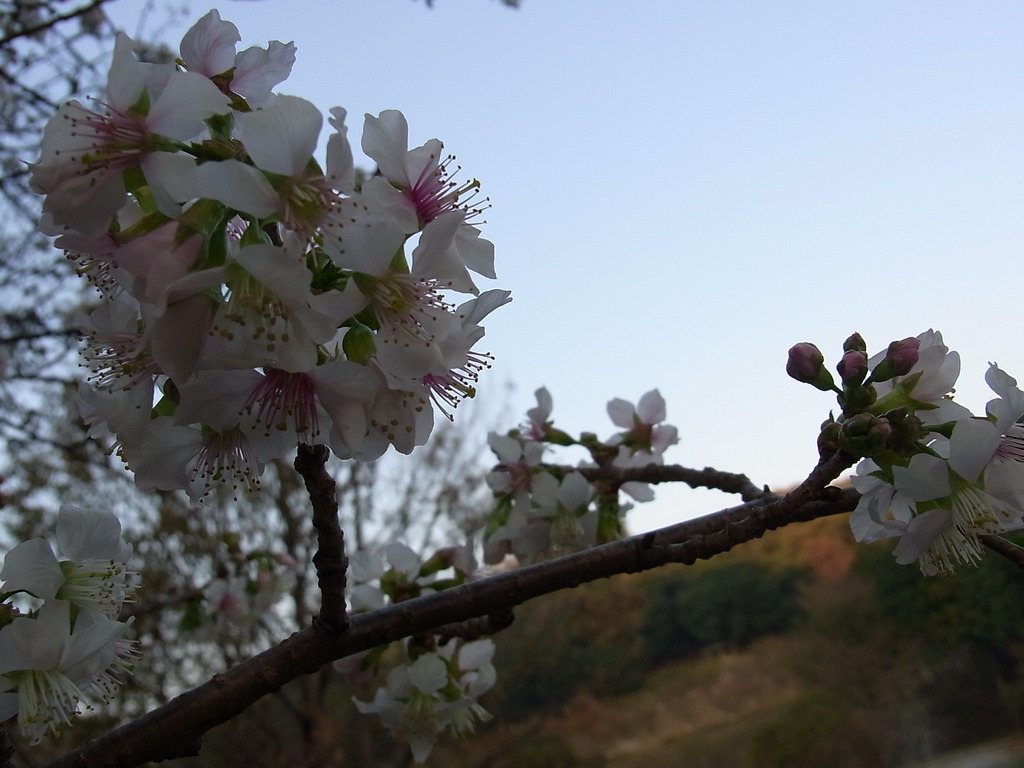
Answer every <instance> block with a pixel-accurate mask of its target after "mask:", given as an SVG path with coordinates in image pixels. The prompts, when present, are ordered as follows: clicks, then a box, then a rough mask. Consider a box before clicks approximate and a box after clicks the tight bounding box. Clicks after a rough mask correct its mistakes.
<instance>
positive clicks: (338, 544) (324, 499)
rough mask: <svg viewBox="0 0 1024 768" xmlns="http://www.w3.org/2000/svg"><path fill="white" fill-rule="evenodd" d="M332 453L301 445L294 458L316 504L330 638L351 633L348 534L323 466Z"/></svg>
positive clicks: (316, 559)
mask: <svg viewBox="0 0 1024 768" xmlns="http://www.w3.org/2000/svg"><path fill="white" fill-rule="evenodd" d="M330 455H331V451H330V449H329V448H328V447H327V446H326V445H313V446H309V445H300V446H299V452H298V454H296V456H295V471H296V472H298V473H299V474H300V475H302V479H303V481H305V483H306V490H307V491H308V492H309V500H310V501H311V502H312V504H313V527H314V528H316V541H317V551H316V554H315V555H313V565H314V567H315V568H316V577H317V584H318V585H319V586H320V600H321V602H320V615H319V616H317V618H316V621H318V622H320V623H321V624H323V626H324V629H325V630H326V632H327V634H328V635H338V634H340V633H342V632H344V631H345V630H346V629H348V625H349V620H348V614H347V613H346V612H345V583H346V581H345V579H346V573H347V571H348V558H347V557H346V556H345V532H344V531H343V530H342V529H341V522H340V521H339V520H338V494H337V487H336V485H335V483H334V478H333V477H331V476H330V474H328V472H327V470H326V469H325V468H324V465H325V464H326V463H327V459H328V458H330Z"/></svg>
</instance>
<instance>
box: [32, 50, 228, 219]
mask: <svg viewBox="0 0 1024 768" xmlns="http://www.w3.org/2000/svg"><path fill="white" fill-rule="evenodd" d="M133 47H134V43H133V42H132V40H131V38H129V37H127V36H126V35H124V34H122V35H119V36H118V39H117V43H116V45H115V48H114V59H113V63H112V64H111V67H110V76H109V80H108V87H107V102H106V106H107V109H106V110H105V111H104V112H95V111H93V110H90V109H87V108H86V107H84V106H83V105H82V104H80V103H79V102H77V101H71V102H68V103H67V104H65V105H64V106H62V107H61V108H60V111H59V112H58V113H57V115H56V117H54V118H53V119H52V120H50V122H49V123H48V124H47V126H46V129H45V131H44V133H43V144H42V157H41V159H40V161H39V162H38V163H36V164H34V165H33V166H32V189H33V190H34V191H36V192H38V193H40V194H45V195H46V196H47V198H46V201H45V202H44V204H43V209H44V211H45V213H46V216H45V218H44V224H43V225H42V227H41V228H43V229H44V231H46V232H48V233H49V234H60V233H61V232H62V231H64V230H65V229H73V230H76V231H78V232H81V233H83V234H95V233H98V232H102V231H103V230H105V229H107V226H108V225H109V223H110V217H111V216H112V215H113V214H114V213H116V212H117V211H118V210H119V209H120V208H121V207H122V206H123V205H124V203H125V187H124V182H123V181H122V172H123V171H125V170H128V169H131V168H136V167H138V168H141V169H142V172H143V174H144V175H145V178H146V182H147V183H148V184H149V187H150V190H151V192H152V194H153V195H154V197H155V198H156V201H157V204H158V206H159V207H160V209H161V211H163V212H164V213H165V214H167V215H169V216H174V215H177V213H179V212H180V208H179V207H178V206H177V205H176V201H175V200H174V199H173V196H172V195H171V194H169V193H168V192H167V191H166V190H167V189H168V187H173V186H174V185H175V184H176V180H177V178H178V177H179V176H180V175H181V174H182V173H184V172H187V171H188V170H189V169H190V168H192V167H194V162H193V160H192V159H191V158H190V157H189V156H188V155H184V154H179V153H174V152H167V151H159V150H160V149H161V148H164V145H163V144H161V141H162V140H165V139H171V140H175V141H186V140H188V139H191V138H193V137H194V136H196V135H197V134H198V133H200V131H202V130H203V128H204V126H203V121H204V120H205V119H207V118H208V117H210V116H211V115H215V114H221V113H225V112H228V111H229V107H228V97H227V96H225V95H224V94H223V93H221V92H220V91H218V90H217V87H216V86H215V85H214V84H213V83H211V82H210V81H209V80H208V79H207V78H205V77H203V76H202V75H198V74H195V73H193V72H180V71H177V70H176V69H175V68H174V67H173V66H160V65H156V64H146V63H143V62H140V61H138V60H137V59H136V58H135V56H134V54H133V53H132V48H133Z"/></svg>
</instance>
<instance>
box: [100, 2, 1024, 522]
mask: <svg viewBox="0 0 1024 768" xmlns="http://www.w3.org/2000/svg"><path fill="white" fill-rule="evenodd" d="M140 7H141V3H135V2H122V3H115V4H113V6H112V12H113V14H114V15H115V16H117V17H118V18H120V19H123V20H125V24H126V27H127V28H128V30H129V31H132V30H133V29H134V26H135V24H134V21H129V20H130V19H132V18H133V15H134V14H137V13H138V10H139V8H140ZM212 7H218V8H219V9H220V11H221V15H222V16H223V17H224V18H226V19H230V20H231V21H233V22H235V24H236V25H237V26H238V27H239V29H240V31H241V33H242V38H243V42H242V46H241V47H248V46H249V45H254V44H264V43H265V42H266V41H267V40H268V39H278V40H282V41H289V40H293V41H295V43H296V45H297V47H298V59H297V62H296V65H295V69H294V70H293V76H292V77H291V78H290V79H289V80H288V81H287V83H286V84H285V85H284V86H282V87H281V89H280V90H281V91H282V92H285V93H293V94H296V95H299V96H304V97H306V98H308V99H310V100H312V101H313V102H315V103H316V104H317V105H318V106H319V107H321V109H323V110H326V109H328V108H330V107H332V106H335V105H340V106H343V107H345V108H346V109H347V110H348V112H349V125H350V135H351V136H352V137H353V140H354V143H355V144H356V145H357V146H358V137H359V135H360V133H361V125H362V115H363V114H364V113H365V112H373V113H374V114H376V113H378V112H380V111H381V110H383V109H389V108H398V109H401V110H402V111H403V112H404V113H405V114H406V116H407V118H408V120H409V123H410V133H411V139H412V140H413V141H414V142H415V143H422V142H423V141H425V140H426V139H429V138H433V137H437V138H440V139H442V140H443V141H444V142H445V144H446V148H447V149H448V150H449V151H451V152H453V153H455V154H456V155H457V156H458V160H459V163H460V164H461V165H462V166H463V168H464V175H465V176H466V177H477V178H479V179H480V180H481V181H482V182H483V191H484V193H485V194H487V195H489V196H490V198H491V200H492V204H493V207H492V209H491V210H489V211H488V212H487V214H486V219H487V224H486V225H485V226H484V227H483V229H484V232H485V235H486V236H487V237H489V238H490V239H491V240H493V241H494V243H495V245H496V247H497V267H498V275H499V280H498V281H497V282H496V286H497V287H504V288H509V289H511V290H512V291H513V294H514V297H515V300H514V302H513V303H512V304H511V305H509V306H508V307H506V308H504V309H502V310H501V311H500V312H498V313H496V314H495V315H492V316H491V318H489V319H488V322H487V337H486V339H485V340H484V342H483V343H482V345H481V346H482V348H484V349H487V350H490V351H492V352H493V353H495V355H496V356H497V363H496V365H495V368H494V370H493V371H491V372H490V374H489V375H488V377H487V378H486V379H485V380H484V381H482V384H481V387H480V393H481V394H480V396H481V397H482V398H487V397H488V396H489V395H490V396H492V397H495V398H497V399H499V400H500V399H501V398H503V397H504V396H505V395H504V387H503V386H502V383H503V382H504V381H512V382H513V383H514V384H515V386H516V391H515V392H514V393H513V396H512V398H513V401H512V403H511V408H512V410H513V412H515V413H521V412H522V411H523V410H525V409H526V408H527V407H529V406H530V405H532V401H533V395H532V393H533V390H534V389H535V388H536V387H538V386H540V385H546V386H547V387H548V388H549V390H550V391H551V393H552V394H553V396H554V401H555V414H554V415H555V418H556V422H557V423H558V424H559V425H560V426H562V427H563V428H564V429H566V430H568V431H570V432H579V431H580V430H584V429H589V430H594V431H597V432H598V433H599V434H602V435H606V434H609V433H610V432H611V425H610V422H609V421H608V419H607V417H606V415H605V412H604V406H605V403H606V402H607V400H608V399H610V398H611V397H615V396H617V397H624V398H626V399H628V400H634V401H635V400H636V399H637V398H638V397H639V396H640V395H641V394H642V393H643V392H645V391H646V390H647V389H650V388H652V387H659V388H660V389H661V391H662V393H663V394H664V396H665V398H666V400H667V401H668V407H669V416H670V421H672V422H673V423H675V424H676V425H678V427H679V430H680V437H681V441H680V444H679V446H677V447H676V448H675V449H674V450H673V451H672V452H671V453H670V454H669V456H668V459H669V460H670V461H678V462H680V463H683V464H688V465H691V466H704V465H706V464H707V465H713V466H716V467H717V468H719V469H726V470H733V471H745V472H747V473H748V474H749V475H750V477H751V478H752V479H753V480H754V482H756V483H758V484H770V485H772V486H774V487H782V486H785V485H786V484H788V483H791V482H794V481H797V480H799V479H800V478H801V477H802V476H803V475H804V474H806V472H807V471H809V469H810V468H811V467H812V466H813V463H814V460H815V456H816V454H815V448H814V440H815V436H816V433H817V426H818V424H819V423H820V422H821V420H822V419H824V418H825V417H826V416H827V414H828V411H829V409H830V408H831V407H832V406H833V405H834V401H833V400H832V399H831V398H830V397H829V396H828V395H826V394H824V393H819V392H817V391H815V390H813V389H811V388H809V387H806V386H802V385H799V384H797V383H796V382H794V381H792V380H790V379H788V378H787V377H786V374H785V371H784V365H785V359H786V350H787V349H788V348H789V347H790V346H791V345H792V344H793V343H795V342H797V341H804V340H807V341H813V342H815V343H817V344H818V345H819V346H820V347H821V348H822V350H823V351H824V352H825V354H826V357H827V359H828V360H829V362H830V364H834V363H835V362H836V361H837V359H838V355H837V352H838V351H839V350H840V348H841V345H842V342H843V340H844V339H845V338H846V336H847V335H848V334H849V333H850V332H852V331H855V330H856V331H860V332H861V333H862V334H863V335H864V337H865V338H866V339H867V340H868V343H869V345H871V347H872V349H877V348H880V347H883V346H884V345H885V344H887V343H888V342H889V341H890V340H892V339H895V338H902V337H904V336H908V335H915V334H917V333H919V332H920V331H923V330H925V329H927V328H929V327H935V328H937V329H939V330H941V331H942V332H943V334H944V336H945V338H946V340H947V342H948V343H949V345H950V346H951V347H952V348H954V349H959V350H960V351H961V352H962V355H963V359H964V373H963V374H962V380H961V386H960V387H959V388H958V392H959V396H960V397H961V398H962V399H963V402H964V403H965V404H966V405H968V406H971V407H974V408H981V407H982V406H983V404H984V402H985V401H986V400H987V399H988V397H989V392H988V390H987V388H986V386H985V384H984V380H983V374H984V371H985V368H986V364H987V361H989V360H995V361H998V362H999V363H1001V364H1002V365H1003V367H1004V368H1006V369H1007V370H1008V371H1009V372H1010V373H1012V374H1014V375H1017V376H1019V377H1020V378H1022V379H1024V349H1022V345H1021V341H1020V329H1021V326H1022V317H1024V310H1022V308H1021V300H1020V295H1021V278H1020V275H1021V273H1022V271H1024V270H1022V265H1024V260H1022V257H1024V216H1022V213H1021V203H1022V200H1024V195H1022V191H1024V190H1022V185H1024V182H1022V180H1024V141H1022V140H1024V132H1022V128H1024V101H1022V82H1021V78H1022V74H1024V45H1022V43H1021V40H1022V33H1024V5H1022V4H1021V3H1019V2H1009V1H1006V2H995V1H993V2H984V1H982V2H973V3H967V2H943V1H942V0H916V1H913V2H892V1H891V0H890V1H888V2H876V1H871V0H869V1H867V2H858V3H834V2H822V1H821V0H814V1H813V2H812V1H808V2H788V1H785V0H779V1H777V2H771V3H769V2H754V1H753V0H743V1H740V0H724V1H723V0H718V1H716V2H711V1H710V0H708V1H706V2H684V1H682V0H674V1H671V2H670V1H669V0H665V1H663V2H655V1H653V0H652V1H650V2H636V3H629V2H625V1H624V0H587V2H581V1H580V0H577V1H576V2H570V1H569V0H523V6H522V8H521V9H520V10H518V11H513V10H509V9H506V8H504V7H503V6H501V5H500V4H499V3H498V2H495V1H494V0H436V2H435V4H434V8H433V9H428V8H427V7H426V6H425V5H424V3H423V2H422V1H420V2H413V1H412V0H361V1H359V2H356V1H355V0H287V2H286V1H285V0H260V1H259V2H231V1H230V0H225V1H224V2H221V3H219V4H209V3H206V2H193V3H191V12H190V14H189V22H188V23H191V21H192V20H194V19H197V18H198V17H199V16H201V15H202V14H204V13H205V12H206V11H207V10H209V9H210V8H212ZM154 18H156V17H154ZM185 28H187V24H183V25H182V26H181V27H178V28H168V29H166V30H164V32H165V34H166V35H167V39H169V40H173V41H177V40H178V39H179V38H180V36H181V34H182V32H183V31H184V29H185ZM366 165H367V167H369V163H368V162H367V163H366ZM499 405H500V403H499ZM510 426H511V425H510ZM731 503H733V501H732V499H731V498H728V497H722V496H718V495H714V496H713V497H712V496H711V495H710V494H693V493H691V492H689V491H687V490H683V489H678V490H667V489H662V490H660V491H659V500H658V501H657V502H655V503H654V504H653V505H645V507H646V509H644V508H641V509H639V510H637V513H640V512H642V513H643V514H637V513H634V515H633V517H632V518H631V521H632V525H633V527H634V528H635V529H641V528H648V527H653V526H655V525H662V524H668V523H670V522H674V521H677V520H679V519H682V518H684V517H689V516H692V515H693V514H697V513H703V512H708V511H711V510H713V509H717V508H718V507H720V506H723V505H728V504H731Z"/></svg>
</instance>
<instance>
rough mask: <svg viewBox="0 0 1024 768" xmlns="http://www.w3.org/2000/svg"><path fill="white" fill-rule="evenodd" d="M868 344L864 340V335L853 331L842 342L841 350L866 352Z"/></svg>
mask: <svg viewBox="0 0 1024 768" xmlns="http://www.w3.org/2000/svg"><path fill="white" fill-rule="evenodd" d="M867 351H868V345H867V342H865V341H864V337H863V336H861V335H860V334H859V333H854V334H852V335H851V336H850V338H848V339H847V340H846V341H844V342H843V352H867Z"/></svg>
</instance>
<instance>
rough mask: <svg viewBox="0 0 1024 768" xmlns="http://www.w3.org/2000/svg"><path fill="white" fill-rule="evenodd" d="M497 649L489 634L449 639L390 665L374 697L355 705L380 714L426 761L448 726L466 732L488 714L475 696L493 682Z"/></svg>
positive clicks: (417, 758)
mask: <svg viewBox="0 0 1024 768" xmlns="http://www.w3.org/2000/svg"><path fill="white" fill-rule="evenodd" d="M493 655H494V643H493V642H492V641H491V640H489V639H483V640H476V641H473V642H469V643H462V644H459V643H458V642H457V641H455V640H451V641H449V642H448V643H447V644H446V645H444V646H441V647H440V648H438V650H437V651H436V652H434V651H431V652H426V653H422V654H420V655H419V656H417V658H416V659H415V660H413V661H411V663H407V664H404V665H402V666H398V667H395V668H394V669H392V670H391V672H389V673H388V677H387V684H386V685H385V686H384V687H383V688H379V689H378V690H377V693H376V694H375V696H374V699H373V701H372V702H364V701H359V700H358V699H356V700H354V701H355V705H356V708H357V709H358V710H359V711H360V712H363V713H364V714H366V713H374V714H377V715H378V716H380V718H381V721H382V722H383V723H384V725H385V726H386V727H387V728H388V729H389V730H390V731H392V732H393V733H394V734H395V735H398V736H401V737H402V738H404V739H406V740H407V741H408V742H409V746H410V747H411V748H412V753H413V758H414V759H415V760H416V762H423V761H424V760H426V759H427V757H428V756H429V755H430V752H431V750H432V749H433V747H434V742H435V741H436V740H437V736H438V734H440V733H441V732H442V731H444V730H445V729H449V730H451V731H452V732H453V733H455V734H456V735H464V734H466V733H469V732H470V731H472V730H473V728H474V727H475V725H476V723H477V722H478V721H481V720H487V719H489V718H490V715H489V714H488V713H487V711H486V710H485V709H484V708H483V707H481V706H480V705H479V704H478V703H477V698H478V697H479V696H481V695H483V694H484V693H485V692H486V691H488V690H489V689H490V688H491V686H493V685H494V681H495V672H494V666H493V665H492V664H491V658H492V657H493Z"/></svg>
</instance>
